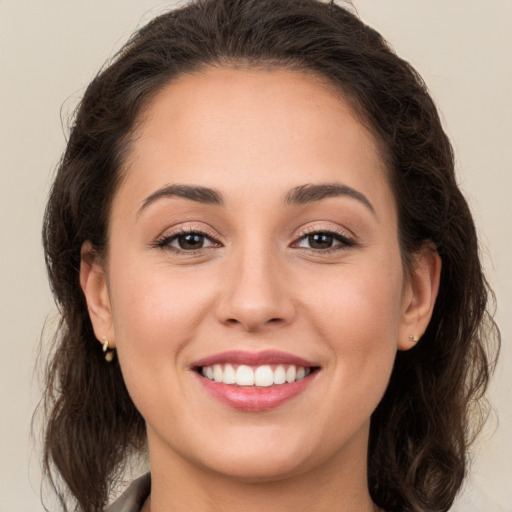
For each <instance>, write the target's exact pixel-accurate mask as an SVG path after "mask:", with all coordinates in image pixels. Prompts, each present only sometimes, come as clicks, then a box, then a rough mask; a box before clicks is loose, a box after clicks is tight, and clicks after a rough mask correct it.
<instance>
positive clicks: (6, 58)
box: [0, 0, 512, 512]
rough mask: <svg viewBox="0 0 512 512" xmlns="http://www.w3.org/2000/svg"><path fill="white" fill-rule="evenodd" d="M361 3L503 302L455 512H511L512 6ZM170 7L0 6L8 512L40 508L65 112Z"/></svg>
mask: <svg viewBox="0 0 512 512" xmlns="http://www.w3.org/2000/svg"><path fill="white" fill-rule="evenodd" d="M169 4H170V2H168V3H167V5H169ZM354 4H355V6H356V7H357V9H358V11H359V13H360V15H361V16H362V18H363V19H364V20H366V21H367V22H368V23H369V24H371V25H374V26H375V27H376V28H377V29H378V30H379V31H381V32H382V33H383V35H384V36H385V37H386V38H388V39H389V41H390V42H391V44H392V45H393V46H394V47H395V49H396V50H397V52H398V53H399V54H400V55H401V56H403V57H405V58H406V59H408V60H409V61H410V62H411V63H412V64H413V65H414V66H415V67H416V68H417V69H418V70H419V71H420V73H421V74H422V75H423V76H424V78H425V79H426V81H427V83H428V84H429V86H430V88H431V91H432V93H433V96H434V98H435V99H436V101H437V103H438V105H439V108H440V110H441V112H442V115H443V119H444V122H445V126H446V129H447V130H448V133H449V134H450V135H451V137H452V141H453V144H454V146H455V150H456V154H457V162H458V172H459V178H460V183H461V186H462V188H463V189H464V191H465V192H466V195H467V197H468V198H469V200H470V203H471V206H472V209H473V212H474V215H475V217H476V219H477V223H478V226H479V232H480V236H481V240H482V243H483V249H482V255H483V258H484V261H485V264H486V267H487V271H488V275H489V279H490V281H491V283H492V285H493V286H494V289H495V291H496V294H497V298H498V305H499V306H498V312H497V319H498V322H499V324H500V326H501V329H502V335H503V351H502V359H501V365H500V367H499V368H498V371H497V374H496V378H495V379H494V381H493V384H492V387H491V394H490V396H491V399H492V401H493V403H494V405H495V408H496V409H497V411H498V415H499V424H498V422H497V421H496V420H494V421H492V422H491V423H490V424H489V425H488V427H487V429H486V431H485V433H484V436H483V437H482V439H481V441H480V442H479V444H478V446H477V449H476V450H475V457H474V458H475V464H474V469H473V472H472V475H471V478H470V479H469V480H468V484H467V487H466V491H465V493H464V494H463V495H462V497H461V499H460V501H459V504H458V505H456V506H455V507H454V508H453V510H454V511H460V512H462V511H464V512H476V511H478V512H498V511H506V512H512V485H511V482H512V468H511V465H512V464H511V461H512V405H511V399H510V397H511V393H512V371H511V368H512V350H511V347H510V343H509V340H510V337H511V334H512V258H511V257H510V253H511V252H512V232H511V225H512V222H511V220H510V218H511V214H512V207H511V201H512V199H511V195H512V143H511V139H512V126H511V125H512V121H511V120H512V101H511V94H512V30H511V28H510V27H511V26H512V1H511V0H487V1H485V2H482V1H479V0H478V1H477V0H428V1H427V0H354ZM164 6H165V3H164V2H157V1H156V0H153V1H151V0H124V1H121V0H115V1H112V0H110V1H99V0H94V1H93V0H88V1H87V2H85V1H82V2H78V1H73V2H71V1H69V0H0V197H1V198H0V226H1V239H0V244H1V245H0V306H1V307H0V315H1V317H0V322H1V326H2V332H3V333H4V334H3V340H2V352H1V357H0V481H1V487H0V488H1V490H2V499H1V502H0V512H8V511H9V512H11V511H16V512H28V511H31V512H33V511H36V510H43V509H42V506H41V504H40V501H39V485H40V472H39V461H38V452H37V444H36V445H35V446H34V443H32V442H31V441H30V429H29V423H30V419H31V415H32V411H33V409H34V406H35V404H36V403H37V401H38V399H39V390H38V384H37V375H35V374H34V364H35V358H36V353H37V346H38V341H39V338H40V334H41V330H42V326H43V323H44V322H45V319H47V318H50V321H51V319H52V318H55V311H54V307H53V304H52V299H51V296H50V293H49V291H48V286H47V284H46V277H45V269H44V265H43V256H42V250H41V247H40V227H41V217H42V212H43V208H44V203H45V198H46V195H47V192H48V188H49V184H50V181H51V175H52V170H53V169H54V168H55V165H56V163H57V162H58V159H59V157H60V153H61V151H62V149H63V147H64V142H65V130H63V128H62V127H61V120H60V110H61V107H62V117H63V119H64V125H65V124H66V123H65V120H66V119H67V117H68V115H69V114H70V113H71V111H72V109H73V107H74V106H75V104H76V102H77V100H78V98H79V97H80V95H81V93H82V92H83V88H84V86H85V85H86V84H87V83H88V82H89V80H90V79H91V78H92V76H93V75H94V73H95V71H96V70H97V69H98V68H99V67H100V66H101V64H102V63H103V62H104V61H105V60H106V59H107V57H109V56H110V55H111V54H112V53H113V52H114V51H115V50H116V49H117V48H118V47H119V46H120V45H121V44H122V43H123V42H124V41H125V40H126V38H127V37H128V35H129V34H130V33H131V32H132V31H133V29H135V28H136V27H137V26H138V25H139V24H140V23H141V22H142V21H144V20H147V19H148V18H150V17H151V16H153V15H155V14H157V13H158V12H160V11H161V10H162V9H163V7H164ZM36 430H38V429H37V428H36ZM37 435H38V432H36V437H37Z"/></svg>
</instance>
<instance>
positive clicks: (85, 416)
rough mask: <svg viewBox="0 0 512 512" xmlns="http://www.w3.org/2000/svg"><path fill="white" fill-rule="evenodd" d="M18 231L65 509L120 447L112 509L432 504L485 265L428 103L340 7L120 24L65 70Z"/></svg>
mask: <svg viewBox="0 0 512 512" xmlns="http://www.w3.org/2000/svg"><path fill="white" fill-rule="evenodd" d="M44 243H45V250H46V258H47V264H48V269H49V274H50V280H51V284H52V288H53V291H54V293H55V296H56V298H57V301H58V303H59V305H60V308H61V311H62V324H61V327H60V330H59V333H58V346H57V350H56V352H55V355H54V357H53V360H52V363H51V365H50V367H49V371H48V376H47V408H48V411H49V417H48V424H47V431H46V452H45V465H46V468H47V471H48V473H49V474H52V471H54V470H56V471H57V473H58V474H59V475H60V477H61V478H62V479H63V482H64V483H65V485H66V486H67V488H68V489H69V491H70V493H71V495H72V496H73V498H74V499H75V500H76V505H77V509H78V510H84V511H99V510H103V508H104V507H105V506H106V504H107V502H108V501H109V495H110V491H111V488H112V486H113V484H114V483H115V482H116V479H117V478H119V475H120V474H121V469H122V467H123V464H124V463H125V462H126V461H127V459H128V457H129V455H130V454H132V453H133V452H135V453H140V452H144V451H145V449H146V445H147V451H148V453H149V460H150V466H151V481H150V480H149V476H148V477H145V478H143V479H142V480H140V481H138V482H136V484H135V486H133V487H132V488H131V490H130V491H129V493H128V495H127V496H126V497H125V498H123V499H122V500H121V501H119V502H118V503H117V504H116V505H114V507H113V508H112V510H115V511H127V510H130V511H131V510H143V511H149V510H151V511H152V512H159V511H164V510H165V511H170V510H197V511H201V510H222V511H231V510H246V511H251V510H262V509H264V508H267V509H271V510H305V509H309V510H315V511H323V510H340V511H349V510H350V511H355V510H357V511H373V510H386V511H389V512H391V511H394V512H398V511H433V510H448V509H449V507H450V505H451V503H452V502H453V499H454V497H455V495H456V493H457V491H458V490H459V488H460V486H461V484H462V481H463V478H464V475H465V471H466V465H467V447H468V445H469V444H470V442H471V440H472V437H473V434H474V433H475V432H476V431H477V430H478V425H474V424H472V423H470V418H469V411H470V408H474V406H475V399H477V398H480V397H481V396H482V393H483V391H484V390H485V387H486V384H487V381H488V377H489V371H490V368H491V366H492V365H491V364H490V362H489V361H488V359H487V356H486V344H487V342H488V340H489V339H490V336H491V335H492V334H493V329H494V327H493V324H492V321H490V320H487V317H486V303H487V295H488V288H487V286H486V282H485V278H484V276H483V273H482V270H481V266H480V262H479V259H478V249H477V239H476V234H475V229H474V225H473V221H472V218H471V215H470V213H469V210H468V208H467V205H466V202H465V200H464V198H463V197H462V195H461V193H460V191H459V190H458V188H457V185H456V182H455V177H454V171H453V155H452V150H451V146H450V143H449V141H448V139H447V137H446V135H445V134H444V132H443V130H442V127H441V124H440V121H439V117H438V114H437V111H436V109H435V106H434V105H433V102H432V100H431V98H430V97H429V95H428V93H427V92H426V89H425V86H424V84H423V82H422V81H421V79H420V77H419V76H418V75H417V74H416V73H415V71H414V70H413V69H411V67H410V66H409V65H408V64H407V63H406V62H404V61H402V60H401V59H399V58H398V57H397V56H396V55H395V54H394V53H393V52H392V51H391V50H390V49H389V48H388V47H387V45H386V43H385V42H384V41H383V39H382V38H381V37H380V36H379V35H378V34H377V33H376V32H375V31H373V30H372V29H370V28H368V27H367V26H365V25H364V24H363V23H362V22H361V21H360V20H358V19H357V18H356V17H355V16H354V15H352V14H351V13H349V12H347V11H346V10H344V9H342V8H340V7H338V6H336V5H334V4H326V3H322V2H319V1H315V0H278V1H276V0H272V1H270V0H268V1H267V0H244V1H235V0H221V1H219V0H206V1H200V2H193V3H191V4H189V5H187V6H185V7H183V8H182V9H179V10H176V11H172V12H170V13H167V14H164V15H162V16H160V17H158V18H156V19H155V20H153V21H152V22H150V23H149V24H148V25H147V26H146V27H143V28H142V29H141V30H140V31H139V32H138V33H136V34H135V35H134V36H133V38H132V39H131V41H130V42H129V43H128V44H127V45H126V46H125V48H124V49H123V50H121V52H120V53H119V54H118V56H117V57H116V58H115V59H114V61H113V62H112V63H111V64H110V65H109V66H108V67H107V68H106V69H104V70H103V71H102V72H101V73H100V74H99V75H98V76H97V77H96V79H95V80H94V81H93V82H92V83H91V84H90V86H89V88H88V89H87V91H86V93H85V96H84V98H83V100H82V103H81V105H80V107H79V109H78V111H77V115H76V122H75V125H74V127H73V129H72V132H71V135H70V138H69V142H68V146H67V149H66V152H65V154H64V157H63V159H62V162H61V165H60V168H59V171H58V174H57V177H56V180H55V183H54V186H53V189H52V193H51V196H50V200H49V203H48V207H47V212H46V218H45V227H44ZM53 474H54V475H55V473H53ZM54 478H55V477H54ZM64 494H65V492H62V493H61V494H60V495H61V500H62V504H63V508H65V499H64Z"/></svg>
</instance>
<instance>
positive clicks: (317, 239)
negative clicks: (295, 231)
mask: <svg viewBox="0 0 512 512" xmlns="http://www.w3.org/2000/svg"><path fill="white" fill-rule="evenodd" d="M333 242H334V236H333V235H331V234H329V233H314V234H312V235H308V243H309V247H310V248H311V249H330V248H331V247H332V245H333Z"/></svg>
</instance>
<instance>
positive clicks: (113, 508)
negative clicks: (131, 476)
mask: <svg viewBox="0 0 512 512" xmlns="http://www.w3.org/2000/svg"><path fill="white" fill-rule="evenodd" d="M150 490H151V475H150V474H149V473H146V474H145V475H143V476H141V477H140V478H137V480H134V481H133V482H132V483H131V484H130V486H129V487H128V489H126V491H125V492H124V493H123V494H122V495H121V496H120V497H119V498H118V499H117V500H116V501H115V502H114V503H112V505H110V507H108V508H107V510H106V511H105V512H140V510H141V509H142V506H143V505H144V502H145V501H146V499H147V497H148V496H149V492H150Z"/></svg>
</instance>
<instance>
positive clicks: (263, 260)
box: [217, 248, 295, 332]
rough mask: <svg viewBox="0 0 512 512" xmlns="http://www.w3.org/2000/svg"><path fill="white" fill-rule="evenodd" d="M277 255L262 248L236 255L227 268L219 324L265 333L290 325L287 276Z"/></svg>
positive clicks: (291, 305)
mask: <svg viewBox="0 0 512 512" xmlns="http://www.w3.org/2000/svg"><path fill="white" fill-rule="evenodd" d="M278 260H279V258H278V257H277V255H276V254H275V253H274V252H273V251H271V250H269V249H268V248H267V250H265V249H264V248H260V249H259V250H256V251H251V250H249V249H247V250H245V251H240V254H238V255H233V256H232V258H230V261H229V263H228V262H226V263H228V264H227V265H226V270H227V272H226V274H227V275H226V276H225V279H224V282H223V284H222V285H221V294H220V300H219V302H218V305H217V318H218V320H219V321H220V322H221V323H223V324H225V325H227V326H231V327H237V326H238V327H239V328H240V329H242V330H244V331H246V332H262V331H267V330H272V329H275V328H279V327H283V326H285V325H288V324H290V323H291V322H292V321H293V319H294V317H295V307H294V303H293V300H292V295H293V294H292V290H291V286H290V283H289V282H288V283H287V272H286V270H285V269H284V268H283V265H282V264H279V262H278Z"/></svg>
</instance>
